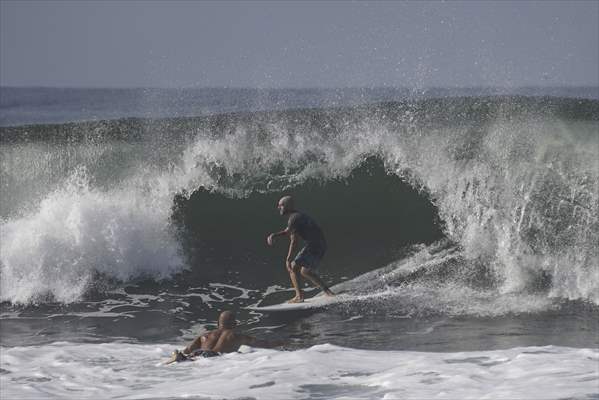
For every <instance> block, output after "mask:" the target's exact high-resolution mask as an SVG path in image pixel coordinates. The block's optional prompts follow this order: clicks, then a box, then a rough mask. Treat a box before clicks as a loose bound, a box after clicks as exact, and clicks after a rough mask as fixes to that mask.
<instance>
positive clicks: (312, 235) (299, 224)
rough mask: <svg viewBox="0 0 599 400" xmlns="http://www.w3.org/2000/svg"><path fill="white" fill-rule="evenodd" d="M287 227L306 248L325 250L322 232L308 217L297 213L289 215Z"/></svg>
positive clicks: (325, 244)
mask: <svg viewBox="0 0 599 400" xmlns="http://www.w3.org/2000/svg"><path fill="white" fill-rule="evenodd" d="M287 227H288V228H289V230H290V231H291V232H293V233H296V234H298V235H299V236H300V237H301V238H302V239H303V240H304V241H305V242H306V244H307V245H308V246H314V247H317V248H320V249H323V250H324V249H326V247H327V243H326V240H325V239H324V234H323V233H322V230H321V229H320V227H319V226H318V224H317V223H316V221H314V220H313V219H312V218H310V217H309V216H308V215H306V214H304V213H301V212H298V211H296V212H293V213H291V214H290V215H289V221H288V222H287Z"/></svg>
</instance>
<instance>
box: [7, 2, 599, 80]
mask: <svg viewBox="0 0 599 400" xmlns="http://www.w3.org/2000/svg"><path fill="white" fill-rule="evenodd" d="M0 84H1V85H4V86H86V87H90V86H93V87H131V86H143V87H202V86H211V87H222V86H228V87H275V88H278V87H356V86H359V87H376V86H407V87H433V86H437V87H438V86H441V87H454V86H461V87H463V86H501V87H517V86H529V85H534V86H537V85H540V86H559V85H599V1H595V0H589V1H568V2H566V1H541V2H533V1H522V2H508V1H500V2H490V1H480V2H476V1H466V2H453V1H452V2H340V1H339V2H328V3H327V2H324V3H321V2H299V3H291V2H279V3H276V2H240V3H237V2H220V3H211V2H192V1H183V2H168V3H166V2H159V1H147V2H144V1H135V2H116V1H114V2H113V1H106V2H92V1H81V2H75V1H60V2H59V1H42V2H37V1H18V2H14V1H8V0H0Z"/></svg>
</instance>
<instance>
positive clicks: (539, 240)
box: [0, 97, 599, 311]
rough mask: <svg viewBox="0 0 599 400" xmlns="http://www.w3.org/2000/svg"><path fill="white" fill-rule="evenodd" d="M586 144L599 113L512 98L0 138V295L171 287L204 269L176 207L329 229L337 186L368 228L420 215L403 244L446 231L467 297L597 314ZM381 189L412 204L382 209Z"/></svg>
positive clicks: (597, 178) (590, 154)
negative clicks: (323, 219) (281, 209)
mask: <svg viewBox="0 0 599 400" xmlns="http://www.w3.org/2000/svg"><path fill="white" fill-rule="evenodd" d="M598 129H599V101H596V100H578V99H556V98H525V97H489V98H453V99H451V98H447V99H441V100H423V101H419V102H411V103H410V102H406V103H388V104H382V105H376V106H365V107H355V108H347V109H311V110H297V111H288V112H271V113H266V112H256V113H247V114H224V115H219V116H213V117H205V118H196V119H164V120H142V119H129V120H120V121H105V122H94V123H76V124H64V125H46V126H42V125H38V126H30V127H13V128H0V134H1V148H0V151H1V152H2V161H1V163H2V164H1V170H0V178H1V180H2V191H1V202H0V207H1V210H0V212H1V216H2V222H1V227H0V229H1V231H0V234H1V237H2V241H1V245H0V246H1V249H0V250H1V251H0V268H1V276H2V279H1V281H0V289H1V290H0V298H1V300H2V301H8V302H12V303H24V304H27V303H32V302H46V301H59V302H65V303H68V302H74V301H78V300H81V299H82V298H83V297H84V296H85V295H86V293H88V292H89V291H90V290H98V286H99V285H100V282H106V281H128V280H131V279H138V278H141V277H146V278H147V277H149V278H151V279H163V278H164V279H171V278H172V277H173V276H175V275H176V274H177V273H178V272H181V271H184V270H189V269H196V268H202V262H201V254H200V257H199V258H196V259H195V261H196V262H197V263H196V262H194V264H193V265H190V263H189V254H188V253H189V252H190V249H189V248H188V246H187V244H186V243H185V240H184V239H182V236H181V225H185V226H192V227H193V229H194V230H195V231H202V221H201V220H190V219H187V220H184V221H183V222H181V221H178V220H177V217H178V215H179V214H178V211H177V210H178V207H179V205H180V204H183V206H185V205H186V204H187V205H188V206H189V205H194V206H196V207H200V206H202V205H205V204H209V202H208V203H205V202H204V203H203V202H202V201H200V200H194V198H195V197H197V196H199V195H202V196H204V197H203V198H204V199H209V200H212V201H213V203H214V204H216V205H215V206H214V207H216V208H219V207H220V211H219V212H224V213H229V214H231V215H237V214H239V215H242V216H247V218H250V219H251V218H254V219H251V224H253V225H254V224H257V223H259V221H260V219H261V218H262V214H260V213H261V212H263V211H258V215H256V216H253V217H252V216H251V215H249V216H248V214H251V213H247V212H245V211H244V212H243V213H241V212H240V210H242V209H243V210H245V208H244V207H246V206H245V204H247V203H246V202H252V201H255V199H254V200H252V199H253V197H252V196H254V197H255V196H257V195H263V196H266V197H268V196H275V197H276V196H278V195H279V194H280V193H284V192H293V193H294V194H295V195H297V196H298V197H300V198H303V199H308V200H307V202H308V203H310V212H312V213H315V214H317V215H327V214H330V213H334V212H335V207H343V205H339V203H340V202H339V199H337V202H336V203H335V201H333V200H335V199H327V196H326V193H327V191H328V192H330V193H332V192H333V189H334V187H335V188H336V187H337V186H335V185H339V182H345V183H346V184H347V185H349V191H348V192H344V193H352V191H353V193H355V196H357V197H358V198H359V199H360V202H361V207H360V210H361V211H360V213H361V214H363V216H364V219H363V221H368V220H372V221H377V218H380V219H379V220H380V221H383V220H384V219H385V215H386V213H391V214H396V213H398V212H399V211H398V210H401V209H402V208H405V207H407V206H408V205H410V204H406V202H408V203H409V202H412V203H414V202H418V201H420V202H423V203H426V204H423V205H422V207H420V208H418V205H415V204H411V205H410V207H412V206H414V207H416V208H415V209H417V210H418V211H417V213H416V215H415V216H414V218H415V219H416V220H418V219H420V220H421V222H422V223H421V225H425V228H423V230H420V231H418V229H416V228H415V229H414V231H415V232H416V231H418V232H419V233H418V234H416V233H414V237H413V238H411V240H410V238H407V239H406V238H405V237H404V238H403V239H402V243H404V242H405V243H406V244H408V243H410V242H412V243H416V242H418V241H429V242H430V241H432V240H433V239H435V238H438V236H439V235H440V233H437V231H439V232H441V231H442V235H444V236H446V237H447V238H448V239H449V240H450V241H451V242H453V243H455V244H456V245H457V248H458V249H459V259H460V260H462V261H461V263H462V267H461V268H458V269H455V270H454V271H452V272H451V273H452V274H453V275H454V276H455V278H456V279H455V282H459V284H460V285H463V287H462V288H463V289H464V290H466V289H468V285H469V283H468V282H469V280H468V279H465V277H468V276H472V275H473V274H475V275H476V274H479V275H481V276H484V277H485V278H484V284H485V285H486V286H487V287H489V288H492V289H493V290H494V291H496V292H497V293H500V294H501V293H524V294H527V293H541V294H542V295H543V296H545V297H546V298H558V299H570V300H582V301H585V302H590V303H592V304H594V305H598V304H599V295H598V293H599V276H598V274H599V272H598V270H597V268H598V267H597V266H598V265H599V250H598V248H597V243H598V242H599V225H598V217H597V216H598V211H599V210H598V198H597V196H598V192H599V165H598V162H597V160H596V155H597V154H598V150H599V134H598ZM356 177H357V178H356ZM389 184H396V185H403V186H405V187H408V188H411V190H412V191H414V192H418V191H420V192H421V193H423V195H422V196H421V197H420V198H419V200H418V198H415V197H410V199H408V200H405V202H402V200H403V198H399V199H398V201H397V203H398V204H397V209H390V208H391V207H390V206H389V205H388V203H385V204H386V205H385V207H384V208H385V209H384V210H381V207H380V204H381V199H380V198H377V197H380V196H382V195H386V193H387V192H385V191H384V188H385V187H387V186H388V185H389ZM352 185H354V186H352ZM315 188H319V189H318V190H315ZM369 191H371V192H370V193H372V194H373V195H372V196H369V195H368V194H369ZM397 193H398V192H396V194H397ZM389 196H390V195H389ZM266 197H264V198H266ZM389 198H391V197H389ZM341 200H342V199H341ZM387 200H388V199H387ZM393 200H394V201H395V198H393ZM225 203H226V208H223V207H225ZM341 203H343V202H341ZM270 207H272V206H270ZM319 207H320V209H319ZM431 210H434V212H435V213H437V215H436V216H434V217H435V218H433V217H431V215H430V213H431ZM273 212H274V210H273ZM347 212H348V213H353V214H355V213H356V211H355V209H351V210H350V209H349V208H348V209H347ZM341 214H342V213H341ZM353 214H352V215H353ZM179 216H180V215H179ZM263 217H264V218H267V216H266V214H264V215H263ZM359 217H360V215H357V216H356V218H358V220H359ZM240 218H241V217H240ZM345 220H346V219H345V218H343V217H342V216H340V217H339V218H338V222H339V223H340V224H341V223H342V222H343V221H345ZM223 221H224V222H223V225H221V226H220V227H219V228H218V229H221V230H222V232H226V231H231V230H235V229H236V225H235V223H237V225H245V224H247V221H244V220H243V219H238V220H223ZM227 221H232V222H227ZM360 221H361V220H360ZM365 223H366V222H365ZM331 225H334V224H328V225H327V226H328V227H329V229H331V230H333V231H335V230H336V229H339V228H335V227H334V226H331ZM373 226H376V224H374V225H373ZM242 229H243V228H242ZM267 230H268V228H265V231H267ZM398 230H402V231H403V235H404V236H405V235H409V233H405V232H406V231H409V228H408V227H405V226H403V227H398ZM338 233H339V234H341V232H338ZM214 234H216V235H218V234H219V232H215V233H214ZM392 235H393V229H388V230H387V231H385V235H384V236H385V237H387V236H392ZM398 235H399V234H398ZM209 236H210V235H209V234H206V237H209ZM398 240H399V239H398ZM257 251H258V250H257ZM260 251H262V250H260ZM196 252H197V251H196ZM200 253H201V251H200ZM415 279H416V283H417V280H418V278H415ZM477 279H478V278H477ZM481 279H482V278H480V279H478V282H477V284H481ZM508 311H509V310H508Z"/></svg>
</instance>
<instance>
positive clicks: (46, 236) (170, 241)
mask: <svg viewBox="0 0 599 400" xmlns="http://www.w3.org/2000/svg"><path fill="white" fill-rule="evenodd" d="M136 194H137V195H136ZM163 200H164V198H163ZM168 201H169V204H170V201H171V199H170V198H169V199H168ZM169 213H170V211H169V209H168V208H166V207H164V205H162V204H160V197H153V196H152V193H148V194H143V193H141V192H137V193H136V192H135V191H131V190H128V189H126V188H120V189H115V190H113V191H111V192H108V193H107V192H101V191H99V190H96V189H93V188H91V187H90V184H89V182H88V180H87V178H86V175H85V172H84V171H78V172H77V173H75V174H74V175H72V176H71V178H70V180H69V183H68V184H67V185H66V187H64V188H63V189H60V190H57V191H55V192H53V193H51V194H50V195H48V196H47V197H46V198H45V199H44V200H43V201H42V202H41V204H40V206H39V210H38V211H37V212H34V213H31V214H29V215H27V216H24V217H21V218H18V219H15V220H11V221H7V222H5V223H2V224H1V225H0V234H1V236H2V242H1V243H0V266H1V268H2V269H1V271H2V280H1V281H0V299H1V301H11V302H13V303H29V302H32V301H39V300H43V297H44V296H48V295H50V296H51V297H52V298H53V300H55V301H60V302H65V303H68V302H72V301H76V300H80V298H81V296H82V295H83V293H85V291H86V290H87V289H89V286H91V285H92V283H93V280H94V278H95V276H96V274H97V273H100V274H104V275H106V276H107V277H109V278H116V279H119V280H123V281H126V280H129V279H131V278H134V277H139V276H144V275H147V276H151V277H153V278H156V279H161V278H165V277H167V276H169V275H170V274H171V273H172V272H173V271H177V270H180V269H181V268H183V267H184V264H183V261H182V259H181V257H180V250H179V245H178V243H177V242H176V241H175V239H174V238H173V237H172V235H171V234H170V232H169V228H168V217H169Z"/></svg>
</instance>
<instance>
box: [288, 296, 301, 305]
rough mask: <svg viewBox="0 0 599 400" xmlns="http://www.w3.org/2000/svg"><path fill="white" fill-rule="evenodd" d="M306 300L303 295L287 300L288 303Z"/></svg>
mask: <svg viewBox="0 0 599 400" xmlns="http://www.w3.org/2000/svg"><path fill="white" fill-rule="evenodd" d="M303 302H304V298H303V297H297V296H295V297H294V298H293V299H291V300H287V303H291V304H293V303H303Z"/></svg>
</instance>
